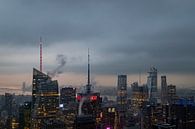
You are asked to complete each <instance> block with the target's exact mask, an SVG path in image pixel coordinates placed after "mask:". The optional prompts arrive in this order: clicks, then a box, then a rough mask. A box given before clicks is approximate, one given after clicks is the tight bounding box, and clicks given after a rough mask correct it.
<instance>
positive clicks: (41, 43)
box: [40, 37, 43, 72]
mask: <svg viewBox="0 0 195 129" xmlns="http://www.w3.org/2000/svg"><path fill="white" fill-rule="evenodd" d="M42 45H43V42H42V37H40V71H41V72H42V70H43V68H42V58H43V57H42Z"/></svg>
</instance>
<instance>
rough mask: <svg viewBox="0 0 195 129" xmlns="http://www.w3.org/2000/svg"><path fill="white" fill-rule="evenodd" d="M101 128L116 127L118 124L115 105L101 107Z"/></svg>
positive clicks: (114, 128)
mask: <svg viewBox="0 0 195 129" xmlns="http://www.w3.org/2000/svg"><path fill="white" fill-rule="evenodd" d="M101 117H102V121H101V124H102V125H101V127H102V129H117V128H118V125H119V121H118V120H119V119H118V113H117V110H116V107H115V106H106V107H102V113H101Z"/></svg>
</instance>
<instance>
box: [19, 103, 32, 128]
mask: <svg viewBox="0 0 195 129" xmlns="http://www.w3.org/2000/svg"><path fill="white" fill-rule="evenodd" d="M30 127H31V102H25V103H24V104H23V105H21V106H20V107H19V128H20V129H30Z"/></svg>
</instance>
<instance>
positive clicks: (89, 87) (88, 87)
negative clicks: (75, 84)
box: [86, 49, 91, 94]
mask: <svg viewBox="0 0 195 129" xmlns="http://www.w3.org/2000/svg"><path fill="white" fill-rule="evenodd" d="M87 71H88V80H87V85H86V87H87V93H88V94H89V93H90V92H91V84H90V55H89V49H88V70H87Z"/></svg>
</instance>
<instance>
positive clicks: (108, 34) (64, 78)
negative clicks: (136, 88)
mask: <svg viewBox="0 0 195 129" xmlns="http://www.w3.org/2000/svg"><path fill="white" fill-rule="evenodd" d="M194 7H195V1H194V0H187V1H186V0H185V1H184V0H161V1H157V0H147V1H146V0H112V1H111V0H42V1H40V0H33V1H32V0H17V1H16V0H15V1H11V0H1V1H0V86H1V87H15V88H20V87H21V84H22V82H23V81H26V82H27V83H28V84H31V81H32V68H33V67H36V68H39V37H40V36H42V38H43V46H44V49H43V63H44V66H43V67H44V68H43V69H44V72H48V71H52V70H53V69H55V68H56V67H57V66H58V65H59V64H58V62H57V61H56V56H57V55H59V54H60V55H64V56H65V59H66V65H65V67H64V68H63V70H64V73H62V74H60V75H58V76H57V77H55V79H58V81H59V83H60V85H63V84H69V85H83V84H85V83H86V70H87V65H86V63H87V49H88V48H90V54H91V64H92V76H93V79H92V80H93V81H94V82H95V83H97V84H98V85H106V86H114V85H116V78H117V75H118V74H128V75H129V78H128V82H129V83H131V82H133V81H137V80H138V74H139V73H140V72H141V73H142V82H143V83H144V82H145V81H146V76H147V74H146V73H147V71H148V69H149V68H150V67H151V66H155V67H157V69H158V71H159V76H160V75H167V78H168V82H169V83H173V84H176V85H178V86H181V87H185V86H186V87H187V86H188V87H192V86H194V85H195V79H194V77H195V50H194V49H195V15H194V12H195V8H194ZM159 78H160V77H159Z"/></svg>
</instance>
